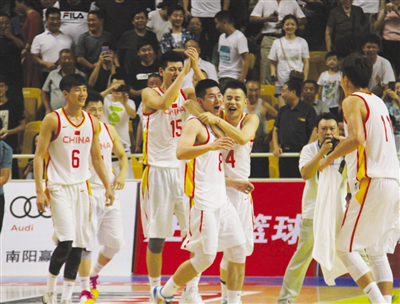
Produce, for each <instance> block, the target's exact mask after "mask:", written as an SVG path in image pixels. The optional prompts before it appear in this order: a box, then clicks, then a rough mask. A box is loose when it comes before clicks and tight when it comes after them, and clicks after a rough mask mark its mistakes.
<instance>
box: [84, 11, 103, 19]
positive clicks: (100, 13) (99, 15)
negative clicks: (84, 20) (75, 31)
mask: <svg viewBox="0 0 400 304" xmlns="http://www.w3.org/2000/svg"><path fill="white" fill-rule="evenodd" d="M89 15H96V16H97V18H98V19H100V20H104V14H103V13H102V12H100V11H90V12H89V13H88V14H87V16H88V18H89Z"/></svg>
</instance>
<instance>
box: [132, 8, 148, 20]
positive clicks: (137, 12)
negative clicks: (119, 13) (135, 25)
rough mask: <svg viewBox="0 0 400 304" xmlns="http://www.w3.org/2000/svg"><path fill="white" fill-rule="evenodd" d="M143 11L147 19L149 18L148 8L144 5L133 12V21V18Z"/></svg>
mask: <svg viewBox="0 0 400 304" xmlns="http://www.w3.org/2000/svg"><path fill="white" fill-rule="evenodd" d="M140 13H143V14H144V15H145V16H146V19H148V18H149V13H148V12H147V10H146V9H145V8H144V7H141V8H139V9H137V10H135V11H134V12H133V13H132V14H131V20H132V21H133V19H135V16H136V15H138V14H140Z"/></svg>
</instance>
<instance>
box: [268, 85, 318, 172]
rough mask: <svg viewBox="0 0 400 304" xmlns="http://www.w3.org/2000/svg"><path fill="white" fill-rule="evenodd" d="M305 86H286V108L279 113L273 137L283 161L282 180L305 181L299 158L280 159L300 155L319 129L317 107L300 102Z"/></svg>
mask: <svg viewBox="0 0 400 304" xmlns="http://www.w3.org/2000/svg"><path fill="white" fill-rule="evenodd" d="M300 94H301V83H299V82H298V81H293V80H289V81H288V82H286V83H285V84H284V85H283V88H282V98H283V100H284V101H285V104H286V105H285V106H283V107H281V108H280V109H279V112H278V115H277V117H276V120H275V125H274V129H273V133H272V149H273V153H274V155H275V156H276V157H279V172H280V175H279V176H280V177H301V175H300V171H299V158H298V157H284V158H282V157H280V156H281V155H282V153H285V152H291V153H294V152H295V153H298V152H300V151H301V149H302V148H303V147H304V146H305V145H306V144H307V143H308V142H309V140H310V138H311V134H312V132H313V130H314V127H315V126H316V119H317V114H316V112H315V110H314V107H313V106H311V105H309V104H306V103H305V102H304V101H302V100H301V99H300Z"/></svg>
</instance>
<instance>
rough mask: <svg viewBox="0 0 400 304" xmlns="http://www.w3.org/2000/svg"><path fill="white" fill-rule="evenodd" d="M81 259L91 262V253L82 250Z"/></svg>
mask: <svg viewBox="0 0 400 304" xmlns="http://www.w3.org/2000/svg"><path fill="white" fill-rule="evenodd" d="M82 259H86V260H91V259H92V252H91V251H87V250H86V249H83V250H82Z"/></svg>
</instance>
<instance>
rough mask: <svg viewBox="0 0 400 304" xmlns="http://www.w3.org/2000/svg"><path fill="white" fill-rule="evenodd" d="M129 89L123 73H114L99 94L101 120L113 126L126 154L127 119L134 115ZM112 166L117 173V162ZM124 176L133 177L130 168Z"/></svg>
mask: <svg viewBox="0 0 400 304" xmlns="http://www.w3.org/2000/svg"><path fill="white" fill-rule="evenodd" d="M129 91H130V87H129V86H127V85H126V84H125V79H124V77H123V75H121V74H114V75H112V76H111V84H110V86H109V88H108V89H107V90H105V91H103V92H101V95H102V96H104V109H103V110H104V112H103V117H102V119H101V121H103V122H105V123H109V124H111V125H113V126H114V127H115V129H116V130H117V133H118V136H119V138H120V140H121V143H122V145H123V147H124V150H125V153H127V154H130V153H131V140H130V137H129V119H130V118H132V119H133V118H135V117H136V106H135V102H134V101H133V100H131V99H129V95H128V93H129ZM113 168H114V171H115V172H116V174H118V172H119V166H118V163H117V162H115V163H114V162H113ZM130 168H132V166H130ZM126 178H133V173H132V169H130V170H128V174H127V176H126Z"/></svg>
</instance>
